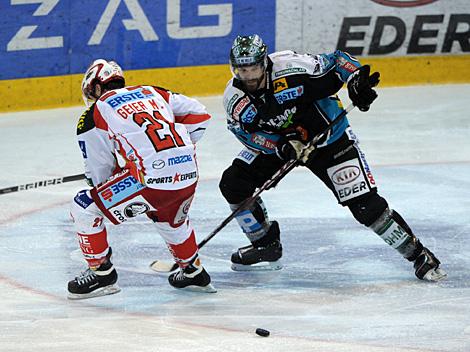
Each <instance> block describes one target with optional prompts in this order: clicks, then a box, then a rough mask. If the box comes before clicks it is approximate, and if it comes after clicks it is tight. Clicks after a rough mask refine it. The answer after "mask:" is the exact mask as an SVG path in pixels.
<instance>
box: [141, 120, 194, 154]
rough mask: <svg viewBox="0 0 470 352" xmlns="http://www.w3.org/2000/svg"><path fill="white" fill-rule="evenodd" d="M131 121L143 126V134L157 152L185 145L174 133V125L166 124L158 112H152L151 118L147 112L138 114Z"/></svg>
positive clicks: (176, 133)
mask: <svg viewBox="0 0 470 352" xmlns="http://www.w3.org/2000/svg"><path fill="white" fill-rule="evenodd" d="M133 119H134V122H135V123H136V124H138V125H139V126H140V127H142V126H144V125H145V127H146V129H145V133H146V134H147V136H148V138H149V139H150V141H151V142H152V144H153V146H154V147H155V150H156V151H157V152H161V151H162V150H165V149H170V148H175V147H183V146H184V145H185V144H184V141H183V138H181V136H180V135H179V134H178V132H176V129H175V125H174V123H171V122H168V121H167V120H166V119H165V118H164V117H163V116H162V114H160V112H158V111H154V112H153V116H152V115H150V114H149V113H148V112H138V113H135V114H134V116H133ZM146 123H147V124H146Z"/></svg>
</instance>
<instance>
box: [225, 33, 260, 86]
mask: <svg viewBox="0 0 470 352" xmlns="http://www.w3.org/2000/svg"><path fill="white" fill-rule="evenodd" d="M252 65H260V66H261V67H262V68H263V71H264V70H266V67H267V66H268V48H267V46H266V44H265V43H264V42H263V39H261V37H260V36H259V35H258V34H253V35H248V36H237V37H236V38H235V40H234V42H233V45H232V48H231V50H230V68H231V70H232V74H233V75H234V76H235V77H236V78H238V79H240V76H239V72H238V71H239V70H238V69H239V68H240V67H246V66H252Z"/></svg>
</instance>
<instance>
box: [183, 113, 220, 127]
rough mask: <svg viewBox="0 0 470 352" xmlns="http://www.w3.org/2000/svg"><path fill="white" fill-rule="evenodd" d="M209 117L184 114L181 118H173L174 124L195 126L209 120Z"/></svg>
mask: <svg viewBox="0 0 470 352" xmlns="http://www.w3.org/2000/svg"><path fill="white" fill-rule="evenodd" d="M210 118H211V117H210V115H209V114H199V115H196V114H186V115H181V116H175V122H177V123H182V124H188V125H192V124H197V123H201V122H204V121H207V120H209V119H210Z"/></svg>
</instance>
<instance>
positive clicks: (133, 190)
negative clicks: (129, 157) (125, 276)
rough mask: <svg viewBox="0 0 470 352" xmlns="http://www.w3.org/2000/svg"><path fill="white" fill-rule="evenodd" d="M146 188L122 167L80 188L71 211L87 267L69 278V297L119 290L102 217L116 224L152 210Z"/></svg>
mask: <svg viewBox="0 0 470 352" xmlns="http://www.w3.org/2000/svg"><path fill="white" fill-rule="evenodd" d="M143 189H144V186H143V185H142V184H140V183H139V182H138V181H137V180H136V179H135V178H134V177H133V176H131V175H130V174H129V172H128V171H123V172H120V173H117V174H115V175H113V177H111V178H110V179H109V180H108V181H106V182H104V183H103V184H100V185H98V186H96V187H94V188H92V189H91V190H84V191H80V192H79V193H78V194H77V195H76V197H75V198H74V201H73V202H72V205H71V215H72V219H73V221H74V225H75V229H76V232H77V234H78V239H79V243H80V248H81V250H82V253H83V255H84V257H85V260H86V261H87V263H88V269H87V270H85V271H84V272H83V273H82V274H80V275H79V276H77V277H76V278H75V279H74V280H71V281H70V282H69V284H68V291H69V295H68V297H69V298H70V299H82V298H91V297H97V296H103V295H109V294H113V293H117V292H119V291H120V289H119V288H118V287H117V285H116V282H117V277H118V276H117V273H116V270H115V269H114V267H113V265H112V263H111V248H110V247H109V245H108V241H107V233H106V227H105V225H104V223H103V219H104V218H105V217H106V218H107V219H108V220H110V221H111V222H112V223H113V224H116V225H117V224H120V223H122V222H125V221H127V220H128V219H129V218H132V217H134V216H136V215H139V214H143V213H145V212H146V211H148V210H152V209H153V208H152V206H151V205H149V204H147V203H146V201H145V199H144V198H142V196H141V192H142V190H143Z"/></svg>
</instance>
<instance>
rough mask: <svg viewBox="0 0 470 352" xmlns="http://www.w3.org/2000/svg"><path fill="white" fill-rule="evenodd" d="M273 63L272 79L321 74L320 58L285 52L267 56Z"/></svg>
mask: <svg viewBox="0 0 470 352" xmlns="http://www.w3.org/2000/svg"><path fill="white" fill-rule="evenodd" d="M269 58H270V59H271V61H272V62H273V69H272V79H273V80H274V79H277V78H279V77H285V76H291V75H310V76H317V75H321V74H322V73H323V69H322V67H323V64H322V62H321V57H319V56H312V55H310V54H296V53H295V52H293V51H290V50H285V51H280V52H277V53H274V54H271V55H269Z"/></svg>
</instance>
